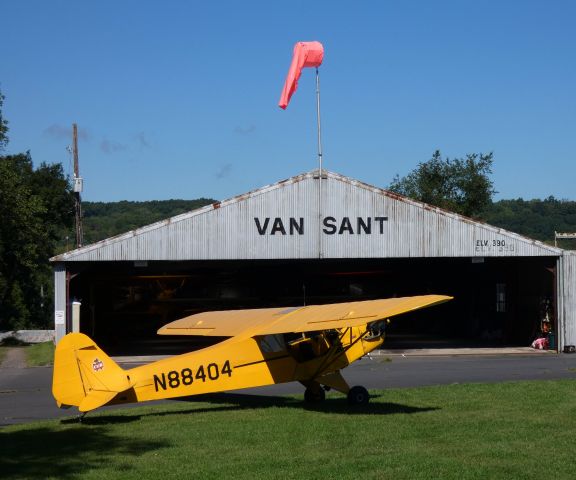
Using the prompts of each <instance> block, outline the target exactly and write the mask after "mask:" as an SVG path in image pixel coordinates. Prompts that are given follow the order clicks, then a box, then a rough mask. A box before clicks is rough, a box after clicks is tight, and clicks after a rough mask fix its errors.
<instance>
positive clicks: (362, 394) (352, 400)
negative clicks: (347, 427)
mask: <svg viewBox="0 0 576 480" xmlns="http://www.w3.org/2000/svg"><path fill="white" fill-rule="evenodd" d="M369 401H370V394H369V393H368V390H366V389H365V388H364V387H359V386H358V387H352V388H351V389H350V391H349V392H348V404H349V405H368V402H369Z"/></svg>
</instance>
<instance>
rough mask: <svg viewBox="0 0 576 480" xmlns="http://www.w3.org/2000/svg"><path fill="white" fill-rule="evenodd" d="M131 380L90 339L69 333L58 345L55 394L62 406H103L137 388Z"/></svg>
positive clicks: (54, 380) (86, 408)
mask: <svg viewBox="0 0 576 480" xmlns="http://www.w3.org/2000/svg"><path fill="white" fill-rule="evenodd" d="M133 385H134V384H133V382H131V381H130V377H129V376H128V375H127V374H126V372H125V371H124V370H123V369H122V368H120V367H119V366H118V364H116V363H115V362H114V361H113V360H112V359H111V358H110V357H109V356H108V355H106V354H105V353H104V352H103V351H102V350H101V349H100V348H99V347H98V345H96V343H94V341H92V340H91V339H90V338H89V337H87V336H86V335H84V334H82V333H69V334H68V335H66V336H65V337H64V338H62V340H60V342H59V343H58V345H57V346H56V352H55V356H54V377H53V379H52V394H53V395H54V398H55V399H56V402H57V404H58V406H59V407H61V408H65V407H68V406H71V405H75V406H77V407H78V409H79V410H80V411H81V412H87V411H90V410H93V409H95V408H98V407H101V406H102V405H105V404H107V403H108V402H109V401H110V400H112V399H113V398H114V397H115V396H116V395H117V394H118V393H120V392H124V391H126V390H128V389H129V388H131V387H132V386H133Z"/></svg>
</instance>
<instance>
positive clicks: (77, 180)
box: [72, 123, 84, 248]
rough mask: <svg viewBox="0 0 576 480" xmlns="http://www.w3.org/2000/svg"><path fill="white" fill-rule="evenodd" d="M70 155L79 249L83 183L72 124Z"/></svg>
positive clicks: (73, 125)
mask: <svg viewBox="0 0 576 480" xmlns="http://www.w3.org/2000/svg"><path fill="white" fill-rule="evenodd" d="M72 142H73V143H72V153H73V155H74V212H75V225H76V248H80V247H81V246H82V243H83V236H84V234H83V232H82V199H81V198H80V194H81V193H82V187H83V181H82V177H80V169H79V167H78V128H77V127H76V124H75V123H73V124H72Z"/></svg>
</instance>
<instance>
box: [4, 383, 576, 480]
mask: <svg viewBox="0 0 576 480" xmlns="http://www.w3.org/2000/svg"><path fill="white" fill-rule="evenodd" d="M575 387H576V382H575V381H573V380H558V381H541V382H536V381H535V382H515V383H501V384H493V385H483V384H471V385H450V386H437V387H426V388H414V389H394V390H387V391H375V392H372V393H373V395H374V396H375V398H373V399H372V401H371V404H370V405H369V406H368V407H361V408H349V407H348V406H347V405H346V400H345V399H344V398H343V396H340V395H337V394H334V395H329V396H328V398H327V400H326V402H324V403H323V404H321V405H320V406H315V407H314V408H310V407H306V406H304V405H303V403H302V401H301V397H264V396H251V397H247V396H238V395H226V394H222V395H217V396H212V397H209V398H210V401H208V400H207V398H206V397H204V398H198V397H196V398H195V399H187V400H184V401H182V402H174V403H171V404H168V405H155V406H149V407H138V408H130V409H122V410H107V411H104V412H100V413H92V414H89V415H88V416H87V417H86V418H85V419H84V423H82V424H77V423H72V422H71V421H70V420H66V421H47V422H42V423H33V424H27V425H20V426H11V427H6V428H3V429H0V452H2V453H1V455H0V472H2V478H3V479H5V480H8V479H24V478H54V479H56V478H58V479H106V480H110V479H116V478H121V479H123V480H127V479H138V480H145V479H157V478H160V479H162V480H164V479H172V478H174V479H182V478H199V479H222V478H234V479H244V478H246V479H251V480H252V479H259V478H266V479H268V478H278V479H291V478H293V479H302V478H306V479H328V478H329V479H340V478H342V479H344V478H346V479H348V478H349V479H355V480H358V479H388V478H390V479H395V480H398V479H452V478H453V479H459V480H461V479H486V478H490V479H500V478H501V479H507V480H508V479H516V478H522V479H532V478H533V479H538V480H540V479H542V478H573V477H574V469H575V461H574V456H575V452H576V436H575V435H574V432H575V431H576V399H575V396H574V390H575Z"/></svg>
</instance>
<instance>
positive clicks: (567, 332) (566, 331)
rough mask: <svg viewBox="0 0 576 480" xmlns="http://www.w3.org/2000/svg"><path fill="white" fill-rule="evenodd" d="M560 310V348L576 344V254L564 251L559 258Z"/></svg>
mask: <svg viewBox="0 0 576 480" xmlns="http://www.w3.org/2000/svg"><path fill="white" fill-rule="evenodd" d="M559 267H560V268H559V274H558V278H559V283H560V284H559V288H558V312H559V317H560V318H559V330H560V331H561V332H562V333H563V335H562V337H563V338H561V339H560V340H561V342H562V343H561V344H560V348H562V347H563V346H564V345H576V254H575V253H572V252H564V255H563V256H562V257H560V259H559Z"/></svg>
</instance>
